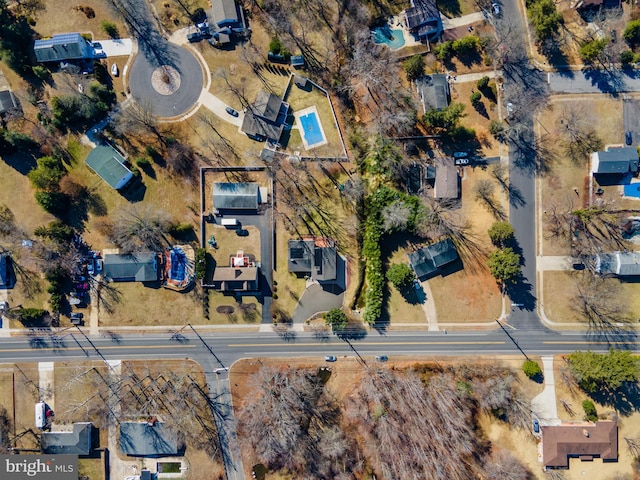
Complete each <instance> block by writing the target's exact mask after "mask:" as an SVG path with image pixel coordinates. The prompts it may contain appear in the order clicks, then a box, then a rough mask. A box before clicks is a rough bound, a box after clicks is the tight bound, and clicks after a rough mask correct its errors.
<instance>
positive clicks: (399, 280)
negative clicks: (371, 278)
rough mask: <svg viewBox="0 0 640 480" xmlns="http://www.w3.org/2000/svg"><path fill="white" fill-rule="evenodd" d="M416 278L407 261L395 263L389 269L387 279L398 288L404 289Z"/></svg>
mask: <svg viewBox="0 0 640 480" xmlns="http://www.w3.org/2000/svg"><path fill="white" fill-rule="evenodd" d="M414 278H415V275H414V274H413V270H411V267H409V265H407V264H406V263H395V264H393V265H391V267H389V270H388V271H387V280H389V281H390V282H391V283H392V284H393V286H394V287H396V288H397V289H398V290H404V289H405V288H407V287H408V286H410V285H411V283H413V279H414Z"/></svg>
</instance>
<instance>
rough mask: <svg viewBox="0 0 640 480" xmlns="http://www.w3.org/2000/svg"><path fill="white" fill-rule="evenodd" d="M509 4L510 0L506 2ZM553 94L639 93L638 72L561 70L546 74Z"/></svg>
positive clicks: (639, 75) (639, 81) (639, 72)
mask: <svg viewBox="0 0 640 480" xmlns="http://www.w3.org/2000/svg"><path fill="white" fill-rule="evenodd" d="M508 1H509V2H511V1H512V0H508ZM547 82H548V83H549V89H550V90H551V91H552V92H553V93H610V94H614V95H615V94H618V93H623V92H640V71H638V70H633V69H628V70H611V71H606V70H603V71H597V70H583V71H578V70H563V71H559V72H552V73H548V74H547Z"/></svg>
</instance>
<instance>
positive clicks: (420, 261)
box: [408, 238, 459, 281]
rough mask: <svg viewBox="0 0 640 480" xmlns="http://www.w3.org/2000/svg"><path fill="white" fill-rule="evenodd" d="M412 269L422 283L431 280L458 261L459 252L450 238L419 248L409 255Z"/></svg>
mask: <svg viewBox="0 0 640 480" xmlns="http://www.w3.org/2000/svg"><path fill="white" fill-rule="evenodd" d="M408 257H409V264H410V265H411V269H412V270H413V271H414V273H415V274H416V277H418V279H419V280H420V281H423V280H426V279H428V278H431V277H433V276H435V275H437V274H439V273H440V272H441V270H442V269H443V268H445V267H446V266H448V265H450V264H452V263H453V262H455V261H456V260H458V258H459V256H458V251H457V250H456V247H455V245H454V244H453V242H452V241H451V239H450V238H447V239H445V240H441V241H439V242H436V243H433V244H431V245H428V246H426V247H422V248H419V249H418V250H416V251H415V252H411V253H409V254H408Z"/></svg>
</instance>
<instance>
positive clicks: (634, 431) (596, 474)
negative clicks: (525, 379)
mask: <svg viewBox="0 0 640 480" xmlns="http://www.w3.org/2000/svg"><path fill="white" fill-rule="evenodd" d="M564 358H565V357H564V356H561V355H559V356H556V358H555V362H554V363H555V364H554V375H555V378H556V398H557V400H558V415H559V416H560V418H561V419H562V420H564V421H580V420H582V419H583V418H584V410H583V409H582V401H583V400H587V399H589V400H593V399H591V398H590V397H588V396H587V395H586V394H585V393H584V392H582V391H581V390H579V389H578V390H575V391H573V392H572V391H571V390H570V389H569V388H567V385H566V383H565V382H564V381H563V380H562V375H561V371H562V369H565V368H566V367H567V365H566V361H565V359H564ZM560 400H564V401H566V402H567V403H568V404H569V405H570V407H571V409H572V410H573V412H574V413H575V415H574V416H571V415H570V414H569V413H568V412H567V411H566V410H565V409H564V407H563V406H562V404H561V403H560ZM594 403H595V405H596V410H597V411H598V416H599V417H600V418H608V417H609V416H610V415H611V414H613V413H615V412H614V409H613V408H612V407H609V406H604V405H601V404H599V403H597V402H594ZM638 437H640V413H639V412H635V413H633V414H631V415H629V416H619V417H618V461H617V462H616V463H603V462H602V460H600V459H595V460H594V461H593V462H581V461H580V460H579V459H577V458H575V459H571V460H570V462H569V471H568V472H566V473H567V480H578V479H583V478H614V476H615V475H616V474H621V475H632V474H633V469H632V462H633V458H632V456H631V454H630V452H629V449H628V448H627V447H626V444H625V441H624V438H638Z"/></svg>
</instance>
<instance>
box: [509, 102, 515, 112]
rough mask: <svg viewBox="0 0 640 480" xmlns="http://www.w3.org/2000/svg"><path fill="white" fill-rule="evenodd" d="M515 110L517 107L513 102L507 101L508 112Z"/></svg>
mask: <svg viewBox="0 0 640 480" xmlns="http://www.w3.org/2000/svg"><path fill="white" fill-rule="evenodd" d="M514 110H515V107H514V106H513V103H511V102H509V103H507V113H513V111H514Z"/></svg>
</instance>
